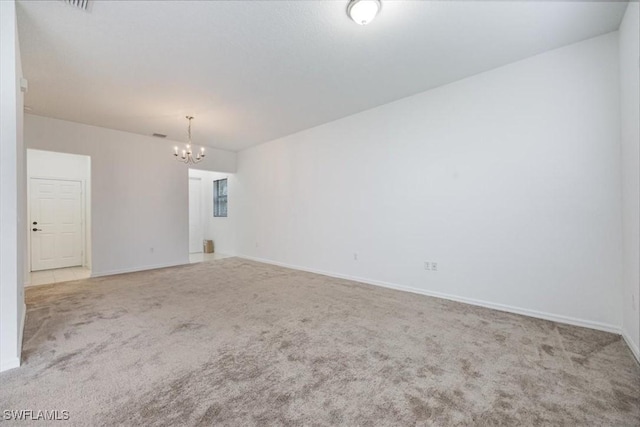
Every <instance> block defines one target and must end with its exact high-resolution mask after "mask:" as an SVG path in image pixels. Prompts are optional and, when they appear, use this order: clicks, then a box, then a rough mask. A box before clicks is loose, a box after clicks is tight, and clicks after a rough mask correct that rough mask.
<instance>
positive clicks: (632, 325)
mask: <svg viewBox="0 0 640 427" xmlns="http://www.w3.org/2000/svg"><path fill="white" fill-rule="evenodd" d="M638 9H639V6H638V3H637V2H633V3H629V5H628V6H627V11H626V13H625V16H624V18H623V21H622V24H621V26H620V31H619V37H620V95H621V96H620V100H621V130H622V131H621V136H622V227H623V228H622V236H623V239H622V241H623V283H624V291H623V310H622V312H623V324H622V325H623V327H622V330H623V334H624V336H625V338H626V340H627V342H629V346H630V347H631V348H632V349H633V350H634V353H635V355H636V358H638V360H640V310H639V309H638V300H639V299H640V200H639V199H640V69H639V68H640V41H639V38H640V24H639V23H638V22H639V21H640V14H639V13H638Z"/></svg>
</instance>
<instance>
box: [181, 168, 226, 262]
mask: <svg viewBox="0 0 640 427" xmlns="http://www.w3.org/2000/svg"><path fill="white" fill-rule="evenodd" d="M189 177H193V178H200V179H201V181H202V187H201V188H202V198H201V200H202V217H203V218H204V238H205V239H207V240H213V244H214V249H215V252H217V253H221V254H226V255H235V254H236V252H237V249H236V218H237V212H236V194H235V193H236V177H235V175H234V174H231V173H221V172H209V171H203V170H197V169H189ZM225 178H226V179H227V195H228V197H227V200H228V204H227V217H226V218H222V217H214V216H213V181H215V180H218V179H225Z"/></svg>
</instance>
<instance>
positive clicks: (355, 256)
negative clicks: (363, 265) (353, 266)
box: [353, 252, 358, 261]
mask: <svg viewBox="0 0 640 427" xmlns="http://www.w3.org/2000/svg"><path fill="white" fill-rule="evenodd" d="M353 260H354V261H357V260H358V253H357V252H354V253H353Z"/></svg>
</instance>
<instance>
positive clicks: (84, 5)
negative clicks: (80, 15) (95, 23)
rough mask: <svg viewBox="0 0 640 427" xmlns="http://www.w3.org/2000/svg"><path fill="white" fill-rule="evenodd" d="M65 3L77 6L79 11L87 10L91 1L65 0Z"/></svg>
mask: <svg viewBox="0 0 640 427" xmlns="http://www.w3.org/2000/svg"><path fill="white" fill-rule="evenodd" d="M64 1H65V3H67V4H69V5H71V6H75V7H77V8H78V9H82V10H87V6H88V5H89V0H64Z"/></svg>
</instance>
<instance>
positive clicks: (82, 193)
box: [27, 175, 87, 272]
mask: <svg viewBox="0 0 640 427" xmlns="http://www.w3.org/2000/svg"><path fill="white" fill-rule="evenodd" d="M28 178H29V182H28V183H27V218H28V222H27V233H28V235H29V239H28V242H29V272H33V253H32V252H31V250H32V248H33V244H32V242H31V239H32V238H33V233H32V232H31V228H32V224H31V223H32V222H33V221H32V220H31V180H33V179H45V180H49V181H70V182H79V183H80V233H81V235H80V238H81V239H82V253H81V256H82V266H83V267H86V264H87V258H86V256H87V237H86V230H85V228H86V224H87V221H86V215H87V200H86V191H85V186H86V182H85V180H84V179H71V178H56V177H50V176H40V175H34V176H29V177H28ZM43 271H44V270H43Z"/></svg>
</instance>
